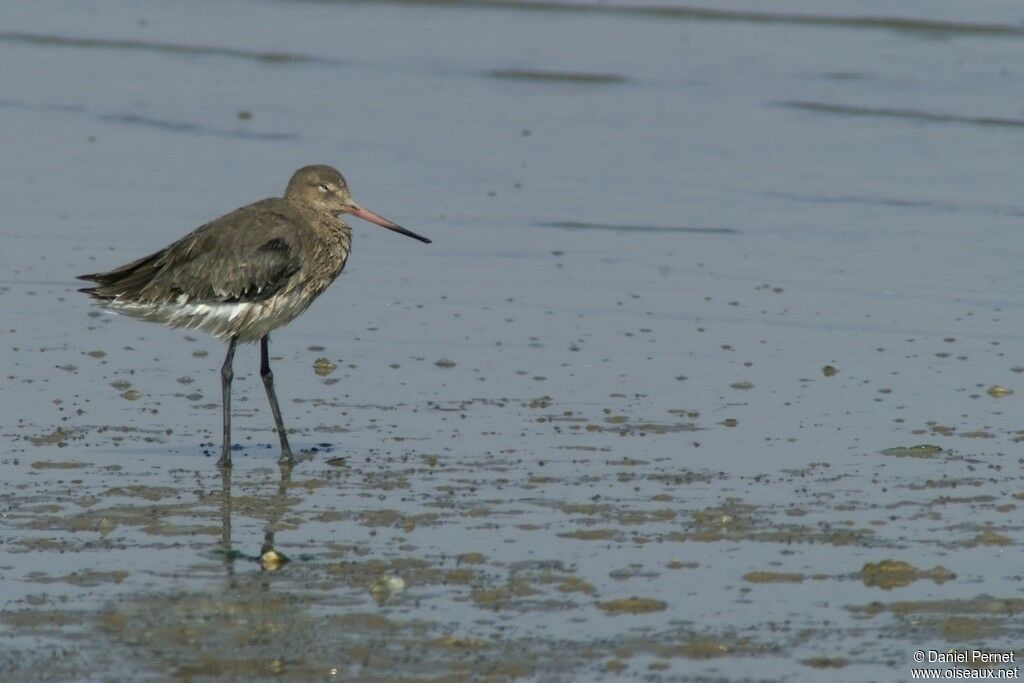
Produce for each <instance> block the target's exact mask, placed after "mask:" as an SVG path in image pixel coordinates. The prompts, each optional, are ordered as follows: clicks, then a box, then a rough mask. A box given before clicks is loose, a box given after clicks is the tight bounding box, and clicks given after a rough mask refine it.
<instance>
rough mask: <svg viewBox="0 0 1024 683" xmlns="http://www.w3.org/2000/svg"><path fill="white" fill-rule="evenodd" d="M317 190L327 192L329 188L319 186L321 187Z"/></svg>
mask: <svg viewBox="0 0 1024 683" xmlns="http://www.w3.org/2000/svg"><path fill="white" fill-rule="evenodd" d="M318 189H319V190H320V191H321V192H327V190H329V189H331V188H329V187H327V186H326V185H321V186H320V187H319V188H318Z"/></svg>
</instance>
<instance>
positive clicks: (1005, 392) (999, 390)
mask: <svg viewBox="0 0 1024 683" xmlns="http://www.w3.org/2000/svg"><path fill="white" fill-rule="evenodd" d="M1012 393H1013V389H1008V388H1007V387H1004V386H1000V385H999V384H994V385H992V386H990V387H989V388H988V395H989V396H991V397H992V398H1003V397H1004V396H1009V395H1011V394H1012Z"/></svg>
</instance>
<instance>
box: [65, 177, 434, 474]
mask: <svg viewBox="0 0 1024 683" xmlns="http://www.w3.org/2000/svg"><path fill="white" fill-rule="evenodd" d="M341 213H351V214H353V215H355V216H358V217H360V218H364V219H366V220H369V221H371V222H374V223H376V224H378V225H381V226H383V227H385V228H388V229H389V230H394V231H395V232H398V233H401V234H404V235H408V236H409V237H413V238H415V239H418V240H420V241H422V242H430V240H428V239H426V238H424V237H420V236H419V235H417V234H415V233H412V232H410V231H408V230H406V229H405V228H402V227H401V226H398V225H396V224H394V223H392V222H391V221H389V220H387V219H385V218H382V217H381V216H378V215H377V214H375V213H373V212H371V211H368V210H366V209H364V208H363V207H361V206H360V205H359V204H357V203H356V202H355V201H354V200H353V199H352V197H351V195H350V194H349V191H348V185H347V184H346V182H345V178H344V177H342V175H341V173H339V172H338V171H337V170H335V169H334V168H332V167H330V166H323V165H318V166H305V167H303V168H300V169H299V170H298V171H296V172H295V174H294V175H293V176H292V178H291V180H290V181H289V182H288V187H287V189H286V190H285V194H284V197H278V198H272V199H264V200H261V201H258V202H256V203H254V204H249V205H248V206H243V207H242V208H240V209H236V210H235V211H232V212H231V213H229V214H227V215H224V216H221V217H220V218H218V219H216V220H213V221H211V222H209V223H207V224H206V225H203V226H201V227H199V228H197V229H196V230H194V231H193V232H191V233H189V234H188V235H186V236H185V237H183V238H181V239H180V240H178V241H177V242H174V243H173V244H171V245H169V246H167V247H165V248H164V249H161V250H160V251H157V252H155V253H153V254H150V255H149V256H146V257H143V258H141V259H138V260H137V261H132V262H131V263H128V264H126V265H123V266H121V267H119V268H115V269H113V270H109V271H107V272H104V273H93V274H91V275H81V276H79V277H80V278H81V279H83V280H91V281H92V282H95V283H96V286H94V287H87V288H85V289H82V290H80V291H82V292H85V293H86V294H88V295H89V296H91V297H92V298H94V299H96V300H98V301H99V302H100V303H101V304H102V305H103V306H104V307H105V308H107V309H109V310H111V311H114V312H117V313H124V314H126V315H130V316H133V317H137V318H142V319H143V320H149V321H153V322H159V323H164V324H166V325H170V326H172V327H186V328H199V329H203V330H205V331H207V332H209V333H210V334H213V335H214V336H216V337H218V338H221V339H225V340H227V341H228V344H229V346H228V356H227V358H226V360H225V363H224V368H222V375H223V377H224V446H223V452H222V454H221V460H220V462H219V464H220V465H221V466H230V464H231V455H230V450H229V448H230V383H231V376H232V373H231V363H232V359H233V357H234V351H235V344H236V343H237V342H254V341H257V340H259V341H260V342H261V354H262V360H263V364H262V368H261V374H262V375H263V378H264V384H265V385H266V387H267V394H268V397H269V398H270V403H271V408H272V410H273V412H274V418H275V421H276V423H277V427H278V433H279V436H280V438H281V449H282V455H281V462H282V464H289V465H290V464H291V462H292V455H291V450H290V448H289V446H288V441H287V437H286V436H285V433H284V426H283V424H282V423H281V418H280V411H279V410H278V407H277V399H276V397H275V395H274V389H273V376H272V375H271V374H270V361H269V357H268V355H267V343H268V335H269V334H270V332H271V331H273V330H275V329H276V328H278V327H281V326H282V325H285V324H287V323H288V322H290V321H291V320H293V319H294V318H295V317H296V316H298V315H299V314H301V313H302V312H303V311H305V310H306V309H307V308H309V305H310V304H311V303H313V300H314V299H316V298H317V297H318V296H320V295H321V294H322V293H323V292H324V290H326V289H327V287H328V286H330V284H331V283H332V282H333V281H334V279H335V278H336V277H337V276H338V275H339V274H340V273H341V271H342V269H343V268H344V267H345V262H346V261H347V260H348V255H349V251H350V249H351V247H352V232H351V230H350V229H349V227H348V226H347V225H346V224H345V223H344V222H343V221H342V220H341V219H340V218H338V215H339V214H341Z"/></svg>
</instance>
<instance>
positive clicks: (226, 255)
mask: <svg viewBox="0 0 1024 683" xmlns="http://www.w3.org/2000/svg"><path fill="white" fill-rule="evenodd" d="M293 226H294V221H293V217H291V216H289V215H287V213H278V212H274V211H270V210H268V209H267V208H266V207H261V208H256V207H245V208H242V209H239V210H238V211H235V212H233V213H231V214H228V215H227V216H224V217H223V218H219V219H217V220H215V221H213V222H211V223H208V224H206V225H204V226H202V227H201V228H199V229H198V230H196V231H195V232H193V233H192V234H190V235H188V236H186V237H185V238H184V239H182V240H180V241H179V242H177V243H175V244H173V245H171V246H170V247H168V248H167V249H166V250H165V251H164V253H163V254H161V255H160V257H159V258H157V259H156V260H155V261H154V262H153V267H154V269H155V272H154V273H153V276H152V278H151V279H150V280H149V282H147V283H146V284H145V286H144V287H142V289H141V291H140V295H141V296H140V298H142V299H144V300H150V301H155V300H169V299H179V300H180V299H181V297H182V296H184V297H186V300H188V301H197V302H244V301H261V300H264V299H266V298H268V297H270V296H272V295H273V294H274V293H275V292H277V291H278V290H279V289H281V287H283V286H284V285H285V284H286V283H287V282H288V280H289V278H291V276H293V275H294V274H295V273H296V272H297V271H298V270H299V267H300V266H301V263H300V261H299V257H298V253H297V252H298V249H297V246H298V245H296V244H294V241H295V240H296V237H297V235H296V233H295V230H294V227H293Z"/></svg>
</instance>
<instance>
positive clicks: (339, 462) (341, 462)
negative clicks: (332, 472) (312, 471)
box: [327, 458, 347, 467]
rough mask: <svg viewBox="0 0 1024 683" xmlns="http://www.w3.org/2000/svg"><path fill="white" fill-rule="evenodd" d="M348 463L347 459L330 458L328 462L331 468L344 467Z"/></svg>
mask: <svg viewBox="0 0 1024 683" xmlns="http://www.w3.org/2000/svg"><path fill="white" fill-rule="evenodd" d="M346 462H347V461H346V460H345V458H330V459H328V460H327V464H328V465H330V466H331V467H344V466H345V465H346Z"/></svg>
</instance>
